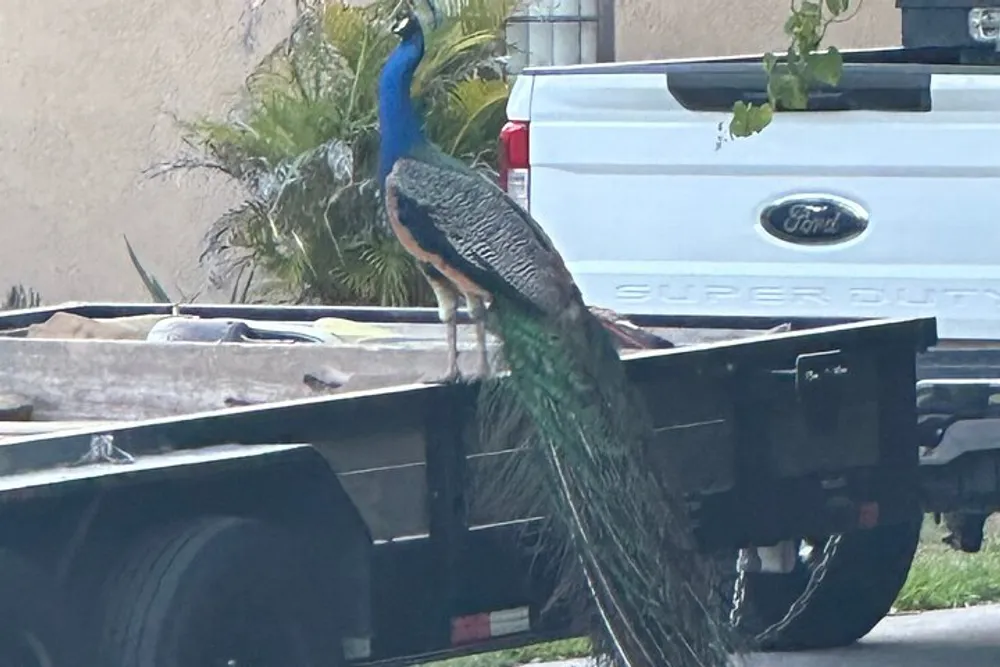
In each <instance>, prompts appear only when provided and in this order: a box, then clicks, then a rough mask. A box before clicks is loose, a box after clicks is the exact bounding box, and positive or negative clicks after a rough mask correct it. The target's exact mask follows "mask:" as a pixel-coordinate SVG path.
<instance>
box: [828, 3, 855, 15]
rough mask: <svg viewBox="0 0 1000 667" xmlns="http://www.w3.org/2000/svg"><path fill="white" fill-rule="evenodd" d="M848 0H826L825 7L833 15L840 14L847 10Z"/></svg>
mask: <svg viewBox="0 0 1000 667" xmlns="http://www.w3.org/2000/svg"><path fill="white" fill-rule="evenodd" d="M849 4H850V0H826V8H827V9H828V10H829V11H830V13H831V14H832V15H834V16H840V15H841V14H843V13H844V12H846V11H847V6H848V5H849Z"/></svg>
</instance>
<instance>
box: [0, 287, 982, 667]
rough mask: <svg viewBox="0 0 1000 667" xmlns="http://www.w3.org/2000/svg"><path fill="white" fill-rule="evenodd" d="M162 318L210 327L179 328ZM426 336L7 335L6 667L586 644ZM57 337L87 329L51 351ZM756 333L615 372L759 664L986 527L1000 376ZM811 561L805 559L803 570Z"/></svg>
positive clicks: (939, 355) (0, 613) (163, 310)
mask: <svg viewBox="0 0 1000 667" xmlns="http://www.w3.org/2000/svg"><path fill="white" fill-rule="evenodd" d="M177 316H180V317H182V318H183V317H187V316H196V317H199V318H203V319H201V320H199V321H200V322H201V323H202V324H205V325H206V326H207V327H208V328H207V329H203V330H201V333H200V334H198V335H194V336H191V335H187V337H185V336H183V335H173V336H172V335H169V333H170V332H169V331H167V335H165V334H164V331H165V330H169V329H170V327H169V326H167V324H165V323H169V322H173V324H175V325H176V324H177V322H178V320H177ZM320 318H335V319H334V320H332V321H333V322H335V323H341V324H343V323H345V322H347V325H348V329H350V327H352V326H353V327H361V328H363V329H364V331H362V332H361V333H358V332H357V331H356V330H354V332H353V333H352V334H350V335H346V334H342V333H341V334H337V333H333V334H330V333H328V332H329V328H327V329H323V327H320V326H314V325H313V323H315V322H317V321H318V320H319V321H322V320H321V319H320ZM435 318H436V313H435V311H432V310H424V309H404V310H390V309H379V308H304V307H244V306H196V305H188V306H180V307H170V306H164V305H107V304H103V305H102V304H75V305H74V304H70V305H67V306H64V307H55V308H40V309H32V310H25V311H13V312H9V313H5V314H3V315H2V316H0V360H2V362H3V367H4V369H5V371H4V373H0V393H2V394H3V396H2V397H0V467H2V474H0V503H2V504H0V540H2V547H0V619H2V621H3V622H2V623H0V661H3V660H6V661H8V662H11V663H12V664H14V663H16V664H25V665H35V664H37V665H54V666H60V665H70V664H74V665H80V664H87V665H115V666H116V667H130V666H132V665H136V666H137V665H143V667H148V666H160V665H162V666H164V667H166V666H168V665H169V666H171V667H173V666H174V665H182V664H183V665H187V666H189V667H203V666H204V667H208V666H209V665H227V664H228V665H242V664H253V665H281V666H283V667H288V666H290V665H303V666H304V665H326V664H329V665H334V664H336V665H341V664H373V663H388V662H392V663H397V662H411V663H412V662H419V661H426V660H428V659H431V658H437V657H445V656H451V655H457V654H460V653H470V652H479V651H486V650H492V649H496V648H502V647H509V646H513V645H523V644H528V643H532V642H537V641H542V640H547V639H553V638H559V637H567V636H574V635H579V634H581V633H582V632H584V631H585V630H586V625H587V622H588V620H587V618H585V617H584V616H583V615H582V614H581V612H579V611H574V610H572V609H570V608H569V607H567V606H564V605H559V604H555V605H549V604H548V602H549V601H550V599H551V597H552V593H553V587H554V581H553V579H552V571H551V568H546V567H545V564H546V558H547V554H548V551H547V549H548V548H549V547H548V545H547V543H546V542H544V541H542V542H538V541H537V540H536V538H537V537H538V527H539V526H540V525H541V522H542V521H543V519H542V518H540V517H525V516H516V515H510V513H509V512H508V513H505V512H504V508H503V507H498V506H497V504H496V503H492V504H491V503H490V502H488V501H489V497H488V496H489V493H490V491H489V489H490V486H489V484H488V482H489V480H490V479H491V478H494V477H495V476H496V473H497V471H498V470H499V469H500V467H501V466H502V465H503V463H504V461H505V460H507V459H509V457H511V456H516V455H517V447H518V443H517V442H510V443H508V446H507V447H506V448H501V449H499V450H498V449H496V448H493V449H490V450H487V449H486V448H484V447H483V446H481V445H480V443H479V442H478V441H477V439H476V438H475V436H474V435H472V434H473V433H475V432H476V429H475V428H472V426H473V422H474V420H475V418H476V416H475V411H474V399H475V394H476V391H477V387H476V385H474V384H469V385H453V386H452V385H449V386H444V385H435V384H426V383H420V382H415V381H414V380H415V379H418V378H417V376H418V375H419V373H420V371H421V368H424V367H426V368H435V367H438V366H439V365H440V359H441V348H440V347H437V348H436V347H435V345H436V343H435V342H434V341H435V340H436V335H437V333H438V332H439V329H437V328H436V325H434V324H432V323H433V322H434V321H435ZM60 319H62V320H64V321H65V320H72V322H73V326H71V327H70V328H69V329H63V330H62V332H61V333H60V332H59V331H57V330H54V329H49V330H46V328H45V327H46V326H50V325H51V324H52V323H53V322H57V321H59V320H60ZM137 322H138V323H140V324H141V325H137V324H136V323H137ZM156 322H160V324H159V325H157V324H156ZM188 322H190V320H188ZM81 323H83V324H87V323H89V324H90V325H94V326H103V325H108V326H110V327H111V328H112V329H114V331H116V333H115V334H114V335H109V336H106V337H104V338H103V339H102V337H101V335H99V334H94V333H93V331H90V332H89V333H82V334H81V333H80V331H81V330H82V329H81V326H83V325H82V324H81ZM143 323H144V324H143ZM642 324H644V325H646V326H649V327H653V328H654V330H659V329H656V328H657V327H665V326H671V324H673V323H672V322H669V321H666V320H663V321H654V320H652V319H650V318H646V321H644V322H643V323H642ZM115 327H117V329H115ZM129 327H131V329H129ZM151 327H152V328H151ZM373 327H375V328H373ZM378 327H381V329H378ZM84 328H85V327H84ZM334 328H336V327H334ZM126 330H128V331H131V333H127V332H126V333H122V332H123V331H126ZM67 331H69V332H70V333H66V332H67ZM310 331H311V332H312V333H310ZM324 331H326V333H324ZM341 331H343V329H342V330H341ZM379 331H381V332H382V333H378V332H379ZM151 332H153V333H151ZM157 332H158V333H157ZM175 333H176V332H175ZM189 334H190V332H189ZM748 334H753V332H743V333H742V337H740V338H736V339H733V340H723V341H721V342H709V343H697V344H692V345H680V346H678V347H676V348H673V349H662V350H648V351H628V352H624V353H623V356H624V357H625V358H626V363H627V368H628V371H629V374H630V377H631V379H632V380H633V381H634V382H635V383H636V384H637V385H638V386H639V387H640V388H641V390H642V393H643V395H644V396H645V397H646V400H647V401H648V402H649V405H650V407H651V410H652V413H653V415H654V416H655V419H656V422H657V424H656V425H657V429H658V434H659V439H658V441H657V450H656V451H655V452H654V456H653V458H654V463H655V465H656V466H657V468H658V470H660V471H661V473H662V474H663V475H669V476H670V478H671V479H673V480H676V482H675V483H677V484H680V485H682V488H683V491H684V492H685V494H686V495H687V498H688V500H689V507H690V511H691V513H692V516H693V518H694V520H695V525H696V533H697V538H698V540H699V543H700V545H701V547H702V548H703V550H704V552H705V554H706V558H709V557H711V558H723V559H726V560H728V562H729V563H733V564H735V563H736V554H737V550H739V549H741V548H746V550H745V551H743V552H741V553H742V554H743V556H744V557H743V558H742V559H741V563H742V568H741V570H742V574H741V575H740V576H738V577H735V576H734V579H736V580H738V583H739V587H734V590H738V591H740V593H741V594H740V595H738V596H736V597H737V598H738V602H739V605H738V609H736V610H735V611H734V618H738V619H739V620H740V621H741V623H742V624H743V625H744V627H746V628H747V629H748V631H752V632H754V633H763V636H762V637H761V640H762V642H763V644H764V645H765V647H768V648H776V649H788V648H799V647H815V646H832V645H838V644H845V643H850V642H852V641H854V640H855V639H857V638H858V637H860V636H862V635H864V634H865V633H867V632H868V630H870V629H871V627H872V626H873V625H874V624H875V623H877V622H878V620H880V619H881V618H882V616H883V615H884V614H886V613H887V611H888V609H889V607H890V605H891V603H892V601H893V599H894V598H895V596H896V594H897V593H898V591H899V589H900V587H901V586H902V584H903V581H904V579H905V577H906V574H907V570H908V568H909V564H910V560H911V559H912V556H913V552H914V550H915V548H916V544H917V539H918V533H919V527H920V521H921V518H922V512H930V511H935V512H937V511H948V512H963V511H974V512H978V513H980V514H981V513H982V512H986V511H990V510H992V509H994V508H996V507H997V499H998V497H1000V496H998V493H1000V486H998V472H997V471H1000V465H998V464H1000V456H998V455H997V445H995V444H993V443H994V442H995V439H992V438H990V437H988V436H986V435H984V433H985V432H990V430H991V429H992V428H995V426H994V425H995V424H997V421H996V417H995V416H994V415H993V412H995V411H996V408H995V407H994V406H993V404H992V402H991V400H990V397H991V396H992V395H993V393H994V390H993V387H994V386H1000V381H996V382H992V381H987V380H968V379H946V380H937V379H936V380H929V379H926V378H931V377H934V378H965V377H968V376H970V375H980V376H981V375H982V372H983V369H992V368H995V367H998V366H1000V351H995V350H982V349H961V350H948V351H940V350H936V349H934V345H935V343H936V334H935V323H934V320H933V319H932V318H927V319H908V320H878V321H865V322H854V323H844V324H837V325H832V326H821V327H817V328H813V329H806V330H801V331H789V332H786V333H766V334H760V333H759V332H758V335H748ZM725 335H727V334H724V333H722V334H720V333H719V332H715V333H714V334H713V333H712V332H703V334H702V335H700V339H701V340H706V339H712V338H719V337H721V336H725ZM73 336H85V337H86V339H79V338H78V339H76V340H71V339H69V338H72V337H73ZM110 338H114V339H113V340H112V339H110ZM178 338H179V339H178ZM157 340H159V341H160V342H156V341H157ZM324 340H325V341H326V343H324V342H322V341H324ZM317 341H319V342H317ZM997 376H998V377H1000V373H998V374H997ZM918 377H919V378H923V379H921V381H920V382H918ZM997 392H998V393H1000V390H997ZM921 448H924V450H925V453H923V455H921V451H922V450H921ZM956 516H957V515H956ZM978 516H979V514H975V515H969V520H968V521H966V532H965V533H962V534H961V535H960V537H959V538H958V543H960V544H961V545H962V546H964V547H967V548H970V549H972V548H973V547H975V546H976V544H975V537H976V535H975V526H976V520H977V519H976V517H978ZM969 526H971V527H972V528H973V530H972V531H971V532H968V530H967V529H968V528H969ZM979 526H980V528H981V524H979ZM830 536H837V537H835V538H831V537H830ZM800 544H808V545H811V546H812V552H811V553H808V550H807V549H796V551H798V552H800V553H801V554H803V555H802V556H801V557H799V554H798V553H795V554H793V556H792V558H791V559H789V558H788V556H787V554H788V552H789V545H792V546H795V547H798V546H800ZM782 554H785V555H784V556H782ZM733 569H734V570H735V568H733ZM734 575H735V572H734ZM831 609H835V610H836V613H835V614H831V613H829V612H830V610H831ZM768 628H770V629H768ZM765 630H766V632H765ZM18 661H20V662H18Z"/></svg>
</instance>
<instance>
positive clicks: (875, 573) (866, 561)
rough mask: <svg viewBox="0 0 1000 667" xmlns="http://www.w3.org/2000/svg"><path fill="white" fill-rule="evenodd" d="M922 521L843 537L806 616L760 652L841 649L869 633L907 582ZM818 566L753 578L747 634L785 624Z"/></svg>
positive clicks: (818, 547) (807, 563) (802, 564)
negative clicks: (789, 611) (788, 612)
mask: <svg viewBox="0 0 1000 667" xmlns="http://www.w3.org/2000/svg"><path fill="white" fill-rule="evenodd" d="M922 519H923V516H922V515H921V517H920V519H917V520H914V521H909V522H905V523H898V524H891V525H884V526H878V527H876V528H873V529H870V530H859V531H855V532H852V533H849V534H846V535H843V536H842V537H841V542H840V545H839V547H838V549H837V551H836V553H835V554H834V555H833V558H832V559H831V561H830V565H829V568H828V570H827V574H826V577H825V578H824V579H823V581H822V583H821V584H820V585H819V588H817V589H816V590H815V591H814V592H813V594H812V596H810V597H809V599H808V601H807V602H806V605H805V607H804V608H803V611H802V613H801V614H799V615H798V616H796V617H795V618H794V620H792V621H791V622H790V623H788V625H787V626H785V627H784V628H783V629H782V630H781V631H780V632H778V633H776V634H774V635H773V636H772V637H771V638H770V639H768V640H766V641H764V642H763V643H760V644H758V645H757V648H758V649H760V650H765V651H800V650H812V649H826V648H836V647H841V646H847V645H849V644H853V643H854V642H856V641H857V640H859V639H861V638H862V637H864V636H865V635H866V634H868V633H869V632H870V631H871V629H872V628H874V627H875V625H876V624H877V623H878V622H879V621H881V620H882V619H883V618H884V617H885V615H886V614H887V613H889V610H890V609H891V608H892V603H893V602H895V600H896V596H897V595H899V591H900V589H902V587H903V584H904V583H906V577H907V575H908V574H909V571H910V564H911V563H912V562H913V555H914V553H915V552H916V549H917V544H918V542H919V541H920V526H921V523H922ZM818 542H819V543H818V544H815V545H814V546H813V552H814V553H816V554H817V555H818V554H820V553H821V552H822V550H823V546H824V544H825V540H820V541H818ZM815 565H816V560H815V559H812V558H810V559H806V560H800V561H799V562H798V564H797V565H796V567H795V569H794V570H793V571H792V572H791V573H789V574H761V573H752V574H748V575H747V578H746V583H747V588H746V598H745V602H744V610H745V611H744V614H743V622H742V623H741V624H740V627H741V629H742V630H743V631H744V632H745V633H746V634H747V635H748V636H750V637H754V636H756V635H757V634H759V633H760V632H762V631H763V630H764V629H766V628H768V627H769V626H771V625H773V624H775V623H777V622H778V621H780V620H781V619H782V618H783V617H784V616H785V614H786V612H787V611H788V609H789V608H790V607H791V605H792V604H793V603H794V602H795V600H796V599H797V598H798V597H799V595H800V594H801V593H802V592H803V591H804V590H805V587H806V584H807V583H808V581H809V576H810V574H811V573H812V569H813V568H814V567H815ZM727 579H728V580H729V581H732V579H729V578H728V577H727ZM730 590H731V589H730ZM727 599H728V598H727Z"/></svg>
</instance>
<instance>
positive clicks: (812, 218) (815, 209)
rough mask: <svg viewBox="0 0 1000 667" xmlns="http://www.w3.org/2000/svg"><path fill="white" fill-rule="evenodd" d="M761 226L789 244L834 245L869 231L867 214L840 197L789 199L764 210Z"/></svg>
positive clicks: (792, 197)
mask: <svg viewBox="0 0 1000 667" xmlns="http://www.w3.org/2000/svg"><path fill="white" fill-rule="evenodd" d="M760 226H761V227H763V228H764V231H766V232H767V233H768V234H770V235H771V236H773V237H775V238H778V239H781V240H782V241H787V242H788V243H797V244H799V245H833V244H835V243H843V242H844V241H848V240H850V239H853V238H855V237H856V236H858V235H860V234H861V233H862V232H864V231H865V230H866V229H868V211H866V210H865V209H864V208H862V206H861V205H860V204H858V203H856V202H853V201H851V200H849V199H845V198H843V197H838V196H837V195H826V194H798V195H789V196H788V197H782V198H781V199H779V200H777V201H775V202H774V203H772V204H770V205H768V206H766V207H764V210H763V211H761V213H760Z"/></svg>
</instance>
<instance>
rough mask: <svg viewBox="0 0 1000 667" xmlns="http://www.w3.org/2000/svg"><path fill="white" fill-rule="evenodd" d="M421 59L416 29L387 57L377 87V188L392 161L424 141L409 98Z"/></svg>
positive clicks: (421, 46) (420, 39) (420, 40)
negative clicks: (379, 135)
mask: <svg viewBox="0 0 1000 667" xmlns="http://www.w3.org/2000/svg"><path fill="white" fill-rule="evenodd" d="M423 57H424V36H423V34H422V33H421V31H420V30H417V31H416V33H414V34H413V35H410V36H409V37H407V38H406V39H405V40H404V41H403V42H402V43H401V44H400V45H399V46H397V47H396V49H395V50H394V51H393V52H392V53H391V54H390V55H389V59H388V60H387V61H386V63H385V66H383V67H382V73H381V74H380V75H379V84H378V97H379V105H378V116H379V132H380V134H381V138H380V143H379V174H378V175H379V185H380V186H382V187H383V191H384V186H385V179H386V177H387V176H388V175H389V172H390V171H392V167H393V165H394V164H395V163H396V160H398V159H399V158H401V157H403V156H404V155H406V154H407V153H408V152H409V151H410V150H411V149H412V148H414V147H415V146H417V145H418V144H419V143H420V142H422V141H423V140H424V137H423V132H422V131H421V128H420V118H419V117H418V116H417V112H416V111H415V110H414V108H413V101H412V100H411V99H410V85H411V84H412V83H413V73H414V72H415V71H416V69H417V65H419V64H420V60H421V58H423Z"/></svg>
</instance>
